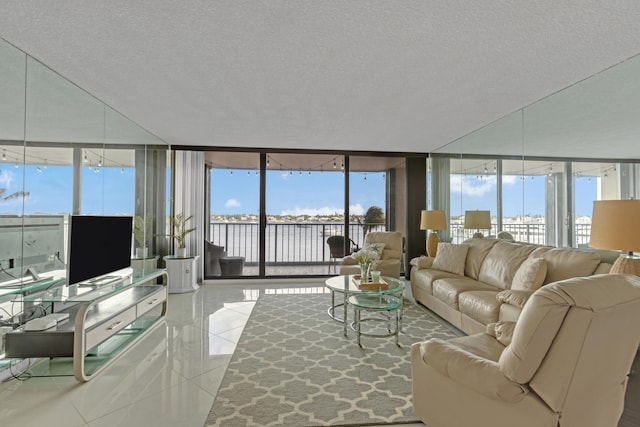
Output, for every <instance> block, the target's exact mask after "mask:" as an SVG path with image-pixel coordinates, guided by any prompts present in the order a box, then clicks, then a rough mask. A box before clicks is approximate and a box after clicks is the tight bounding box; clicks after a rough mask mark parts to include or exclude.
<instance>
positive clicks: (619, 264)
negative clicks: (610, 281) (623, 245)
mask: <svg viewBox="0 0 640 427" xmlns="http://www.w3.org/2000/svg"><path fill="white" fill-rule="evenodd" d="M609 273H611V274H620V273H622V274H635V275H636V276H640V257H637V256H629V255H621V256H620V257H618V259H617V260H616V262H614V263H613V266H611V270H609Z"/></svg>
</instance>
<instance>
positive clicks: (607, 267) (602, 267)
mask: <svg viewBox="0 0 640 427" xmlns="http://www.w3.org/2000/svg"><path fill="white" fill-rule="evenodd" d="M611 267H613V264H609V263H608V262H601V263H600V264H598V267H597V268H596V271H594V272H593V275H594V276H595V275H596V274H608V273H609V271H611Z"/></svg>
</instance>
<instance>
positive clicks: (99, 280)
mask: <svg viewBox="0 0 640 427" xmlns="http://www.w3.org/2000/svg"><path fill="white" fill-rule="evenodd" d="M124 279H126V277H122V276H101V277H96V278H95V279H91V280H87V281H86V282H81V283H80V286H103V285H108V284H110V283H114V282H119V281H122V280H124Z"/></svg>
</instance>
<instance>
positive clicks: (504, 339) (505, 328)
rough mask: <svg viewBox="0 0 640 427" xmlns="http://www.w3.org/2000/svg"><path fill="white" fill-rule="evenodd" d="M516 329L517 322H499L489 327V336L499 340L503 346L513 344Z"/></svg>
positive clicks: (490, 324)
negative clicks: (512, 339)
mask: <svg viewBox="0 0 640 427" xmlns="http://www.w3.org/2000/svg"><path fill="white" fill-rule="evenodd" d="M515 328H516V322H505V321H502V320H500V321H498V322H496V323H489V324H488V325H487V334H489V335H491V336H492V337H494V338H495V339H497V340H498V341H499V342H500V344H502V345H503V346H505V347H506V346H508V345H509V344H511V338H512V337H513V331H514V329H515Z"/></svg>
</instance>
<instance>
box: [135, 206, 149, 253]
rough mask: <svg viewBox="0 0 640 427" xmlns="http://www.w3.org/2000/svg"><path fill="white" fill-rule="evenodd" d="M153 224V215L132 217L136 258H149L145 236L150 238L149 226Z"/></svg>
mask: <svg viewBox="0 0 640 427" xmlns="http://www.w3.org/2000/svg"><path fill="white" fill-rule="evenodd" d="M152 224H153V215H145V216H143V217H142V216H140V215H136V216H134V217H133V237H134V238H135V240H136V244H137V247H136V258H146V257H148V256H149V248H148V247H147V241H146V238H147V236H151V225H152Z"/></svg>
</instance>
